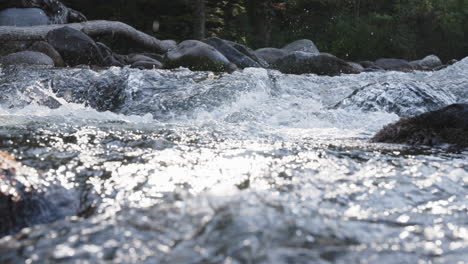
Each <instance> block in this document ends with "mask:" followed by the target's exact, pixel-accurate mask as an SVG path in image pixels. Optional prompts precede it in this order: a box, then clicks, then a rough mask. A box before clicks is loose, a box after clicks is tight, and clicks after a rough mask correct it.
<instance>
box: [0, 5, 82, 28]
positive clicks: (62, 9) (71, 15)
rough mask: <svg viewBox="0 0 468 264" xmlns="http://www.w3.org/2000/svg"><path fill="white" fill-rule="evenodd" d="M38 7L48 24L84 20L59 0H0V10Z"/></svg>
mask: <svg viewBox="0 0 468 264" xmlns="http://www.w3.org/2000/svg"><path fill="white" fill-rule="evenodd" d="M14 7H16V8H21V9H39V10H41V11H42V12H45V14H46V15H47V19H48V21H49V23H48V24H66V23H73V22H83V21H86V17H85V16H84V15H83V14H81V13H80V12H78V11H76V10H73V9H71V8H67V7H66V6H65V5H64V4H62V3H61V2H60V0H21V1H20V0H0V10H1V9H7V8H14Z"/></svg>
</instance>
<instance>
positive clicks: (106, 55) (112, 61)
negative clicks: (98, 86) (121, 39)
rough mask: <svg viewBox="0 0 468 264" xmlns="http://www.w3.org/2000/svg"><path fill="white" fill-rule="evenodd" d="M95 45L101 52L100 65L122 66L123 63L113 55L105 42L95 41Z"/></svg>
mask: <svg viewBox="0 0 468 264" xmlns="http://www.w3.org/2000/svg"><path fill="white" fill-rule="evenodd" d="M96 45H97V47H98V48H99V51H100V52H101V54H102V57H103V65H102V66H117V67H123V66H124V63H121V62H120V61H119V60H118V59H116V58H115V57H114V53H113V52H112V50H111V49H110V48H109V47H107V46H106V44H104V43H102V42H96Z"/></svg>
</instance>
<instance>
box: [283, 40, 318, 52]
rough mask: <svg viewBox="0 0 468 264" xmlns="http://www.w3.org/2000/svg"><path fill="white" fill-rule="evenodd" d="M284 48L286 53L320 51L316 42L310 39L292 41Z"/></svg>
mask: <svg viewBox="0 0 468 264" xmlns="http://www.w3.org/2000/svg"><path fill="white" fill-rule="evenodd" d="M282 50H284V51H286V53H292V52H295V51H303V52H308V53H314V54H318V53H320V51H319V50H318V48H317V47H316V46H315V44H314V42H313V41H312V40H308V39H301V40H296V41H294V42H291V43H289V44H288V45H286V46H284V47H283V48H282Z"/></svg>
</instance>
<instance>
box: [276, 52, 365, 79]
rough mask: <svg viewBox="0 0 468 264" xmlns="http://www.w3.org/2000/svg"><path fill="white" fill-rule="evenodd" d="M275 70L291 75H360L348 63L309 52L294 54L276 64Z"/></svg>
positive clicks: (331, 56)
mask: <svg viewBox="0 0 468 264" xmlns="http://www.w3.org/2000/svg"><path fill="white" fill-rule="evenodd" d="M274 67H275V69H277V70H279V71H281V72H283V73H290V74H305V73H315V74H318V75H329V76H335V75H340V74H342V73H359V71H358V70H356V69H355V68H354V67H353V66H351V65H350V64H348V63H347V62H346V61H344V60H342V59H339V58H337V57H335V56H333V55H331V54H327V53H320V54H313V53H308V52H302V51H296V52H293V53H291V54H289V55H287V56H285V57H283V58H281V59H279V60H278V61H277V62H276V63H275V66H274Z"/></svg>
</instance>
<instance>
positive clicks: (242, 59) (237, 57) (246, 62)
mask: <svg viewBox="0 0 468 264" xmlns="http://www.w3.org/2000/svg"><path fill="white" fill-rule="evenodd" d="M203 42H204V43H206V44H208V45H210V46H212V47H213V48H215V49H217V50H218V51H219V52H221V54H223V55H224V56H225V57H226V58H227V59H228V60H229V61H231V62H232V63H234V64H235V65H236V66H237V67H239V68H242V69H243V68H247V67H256V68H260V67H261V66H260V64H258V63H257V62H256V61H254V60H252V59H251V58H250V57H248V56H246V55H245V54H243V53H241V52H240V51H238V50H237V49H235V48H234V47H232V46H231V45H230V44H229V43H228V42H226V41H224V40H222V39H220V38H208V39H204V40H203Z"/></svg>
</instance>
